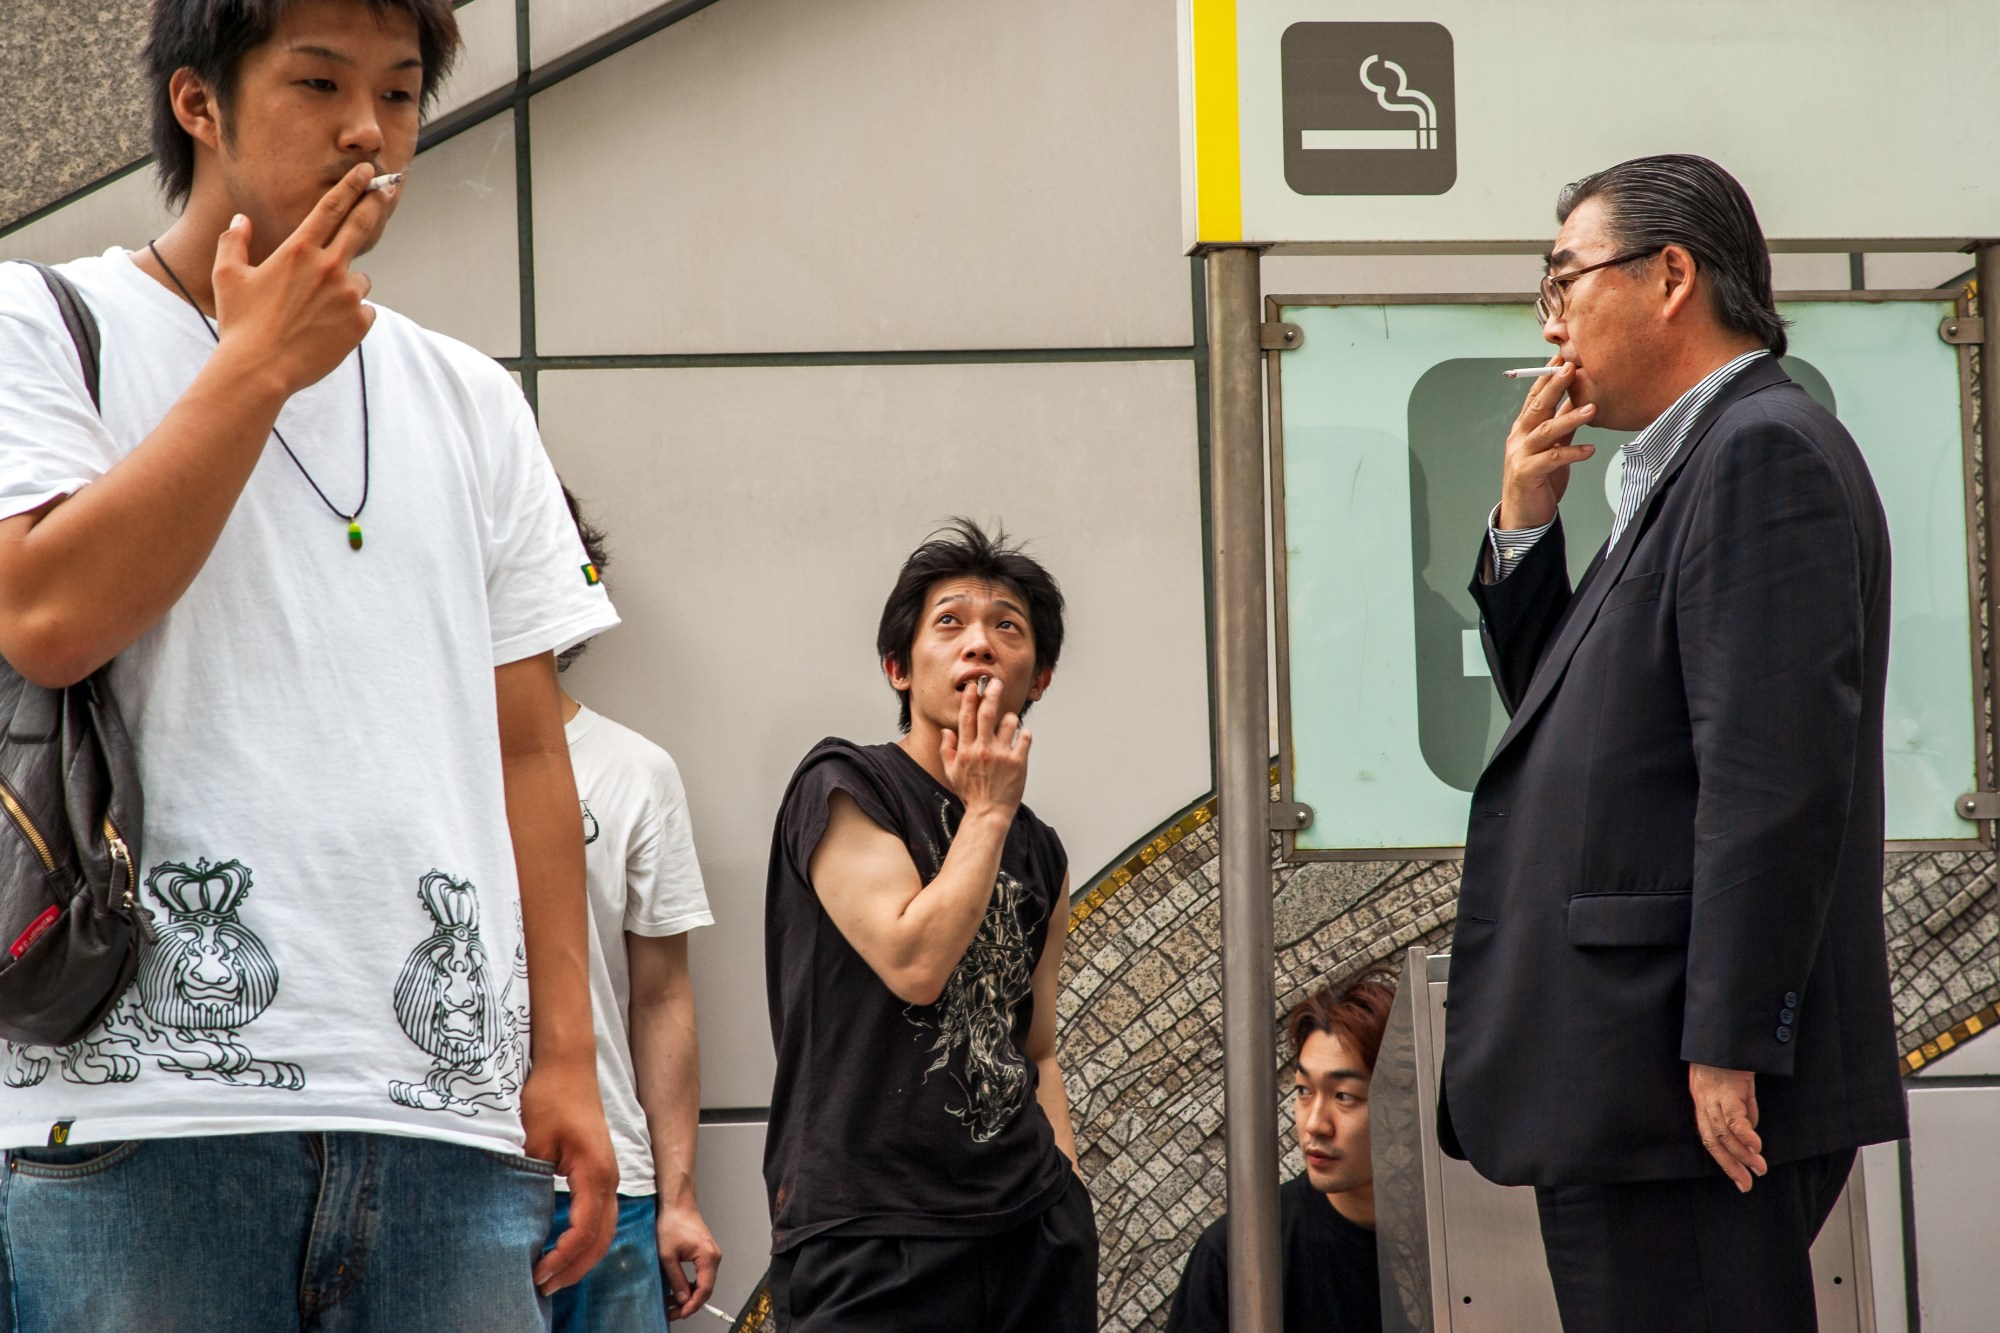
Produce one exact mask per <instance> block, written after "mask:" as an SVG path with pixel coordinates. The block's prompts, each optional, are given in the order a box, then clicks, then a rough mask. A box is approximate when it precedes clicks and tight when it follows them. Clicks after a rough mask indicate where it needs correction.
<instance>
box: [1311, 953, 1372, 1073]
mask: <svg viewBox="0 0 2000 1333" xmlns="http://www.w3.org/2000/svg"><path fill="white" fill-rule="evenodd" d="M1395 1002H1396V974H1395V973H1394V972H1391V971H1390V970H1389V969H1388V968H1386V967H1382V966H1379V965H1377V966H1374V967H1367V968H1363V969H1362V970H1361V971H1360V972H1357V973H1355V974H1354V975H1353V976H1351V977H1348V978H1347V979H1346V980H1344V981H1336V982H1334V983H1333V984H1332V985H1330V986H1322V987H1320V988H1319V989H1318V990H1316V991H1314V992H1313V993H1312V994H1310V995H1308V996H1306V997H1305V999H1303V1000H1300V1001H1299V1002H1298V1003H1297V1004H1295V1005H1293V1006H1292V1011H1291V1012H1290V1013H1288V1014H1286V1015H1285V1037H1286V1040H1288V1041H1289V1042H1290V1043H1291V1048H1292V1064H1293V1066H1294V1067H1297V1065H1298V1062H1299V1055H1300V1054H1301V1053H1302V1052H1303V1051H1304V1050H1305V1045H1306V1038H1307V1037H1310V1036H1311V1035H1312V1034H1313V1033H1315V1032H1324V1033H1326V1034H1327V1035H1328V1036H1329V1037H1333V1038H1335V1039H1337V1040H1339V1041H1343V1042H1346V1043H1347V1044H1348V1045H1349V1046H1351V1047H1353V1049H1354V1053H1355V1054H1356V1055H1358V1056H1360V1057H1361V1063H1362V1064H1364V1065H1366V1066H1367V1067H1368V1072H1369V1073H1371V1074H1372V1073H1374V1072H1375V1057H1376V1055H1377V1054H1379V1053H1380V1052H1381V1050H1382V1029H1383V1028H1385V1027H1387V1026H1388V1024H1389V1008H1390V1006H1391V1005H1393V1004H1395Z"/></svg>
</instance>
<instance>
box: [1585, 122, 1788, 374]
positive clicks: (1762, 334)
mask: <svg viewBox="0 0 2000 1333" xmlns="http://www.w3.org/2000/svg"><path fill="white" fill-rule="evenodd" d="M1586 199H1598V200H1601V201H1602V202H1603V205H1604V215H1605V225H1606V227H1607V228H1608V229H1609V231H1610V233H1611V235H1610V240H1611V243H1612V244H1613V245H1614V246H1616V247H1617V248H1618V249H1619V250H1620V251H1626V250H1642V251H1657V250H1659V249H1661V248H1663V247H1665V246H1669V245H1678V246H1682V247H1684V248H1685V249H1686V250H1687V251H1688V253H1690V254H1692V255H1693V256H1694V261H1695V265H1696V267H1697V268H1698V269H1700V270H1701V273H1702V275H1703V276H1704V277H1705V278H1706V279H1707V280H1708V290H1709V300H1710V301H1711V303H1712V304H1713V307H1714V310H1715V317H1716V319H1717V320H1719V321H1720V322H1721V324H1722V326H1723V327H1724V328H1726V329H1730V330H1732V331H1734V332H1737V333H1747V334H1749V335H1750V336H1751V337H1753V338H1756V339H1757V340H1758V341H1760V342H1762V343H1763V344H1764V346H1766V347H1768V348H1770V349H1771V354H1772V355H1773V356H1783V355H1784V354H1785V347H1786V339H1785V319H1784V317H1783V316H1782V315H1780V314H1779V313H1778V303H1777V300H1776V298H1774V297H1773V296H1772V294H1771V251H1770V249H1769V247H1767V246H1766V245H1765V244H1764V229H1763V228H1762V227H1760V226H1758V225H1757V210H1756V209H1755V208H1753V207H1751V204H1750V196H1749V195H1747V194H1745V193H1744V192H1743V187H1742V186H1741V185H1739V184H1737V182H1736V178H1735V177H1734V176H1732V175H1730V174H1729V173H1728V172H1726V171H1724V170H1723V169H1722V168H1721V167H1719V166H1717V165H1716V164H1715V163H1713V162H1711V161H1709V160H1708V159H1707V158H1705V157H1696V156H1694V155H1693V154H1692V153H1661V154H1659V155H1658V156H1655V157H1635V158H1633V159H1632V160H1631V161H1629V162H1620V163H1619V164H1618V165H1617V166H1615V167H1606V168H1605V169H1604V170H1602V171H1596V172H1592V173H1591V174H1590V175H1588V176H1585V177H1584V178H1583V179H1582V180H1580V181H1577V182H1575V183H1573V184H1570V185H1566V186H1564V187H1563V192H1562V194H1561V195H1559V196H1557V199H1556V222H1557V223H1558V224H1560V223H1563V222H1567V221H1569V215H1570V214H1571V213H1573V212H1575V211H1576V207H1577V205H1579V204H1581V203H1582V202H1583V201H1584V200H1586Z"/></svg>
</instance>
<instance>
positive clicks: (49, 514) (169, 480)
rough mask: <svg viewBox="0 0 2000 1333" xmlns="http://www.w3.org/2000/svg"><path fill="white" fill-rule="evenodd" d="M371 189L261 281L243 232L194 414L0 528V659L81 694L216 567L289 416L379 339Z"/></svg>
mask: <svg viewBox="0 0 2000 1333" xmlns="http://www.w3.org/2000/svg"><path fill="white" fill-rule="evenodd" d="M368 179H369V168H367V167H365V166H363V167H357V168H355V170H353V171H352V172H349V173H348V175H347V176H346V177H345V178H343V179H342V180H341V182H340V183H339V184H337V185H335V186H334V187H333V188H332V189H331V190H329V191H328V192H327V194H326V196H325V198H323V199H321V201H320V203H319V205H318V206H317V207H316V208H315V209H314V210H313V212H312V213H311V214H309V215H308V216H307V218H306V220H305V221H304V222H302V223H301V224H300V225H299V229H298V231H297V232H296V233H294V234H293V235H292V237H291V238H290V239H288V240H287V241H286V242H285V243H284V244H283V245H280V246H279V247H278V248H277V249H276V250H275V251H274V252H273V253H272V254H271V256H270V257H269V258H268V259H266V260H265V261H264V262H263V263H262V264H259V265H254V266H253V265H252V264H251V263H250V262H249V257H248V254H249V251H248V247H249V243H250V224H249V222H248V221H247V220H245V219H241V218H239V219H238V220H237V221H236V223H235V224H234V225H232V226H231V227H230V229H229V230H228V231H226V232H224V233H223V235H222V239H221V241H220V242H219V243H218V245H217V248H216V253H215V271H214V280H215V292H216V303H217V315H218V318H219V328H220V330H221V342H220V343H219V344H218V345H217V347H216V349H215V352H214V354H213V355H211V356H210V357H209V359H208V362H207V364H206V365H204V366H203V367H202V370H201V372H200V374H198V375H197V376H196V377H195V380H194V383H193V384H191V385H190V386H189V387H188V390H187V392H186V393H184V394H183V395H182V396H181V399H180V401H179V402H178V403H176V404H175V405H174V407H173V408H172V410H170V411H169V412H168V413H167V415H166V416H165V417H164V418H163V419H162V420H161V422H160V424H159V425H158V426H156V427H155V428H154V430H153V432H152V434H150V435H148V436H147V437H146V438H145V439H144V440H142V441H141V442H140V443H139V445H138V447H137V448H135V449H134V450H133V451H132V452H131V453H130V454H129V455H127V456H126V457H125V458H124V459H122V460H120V462H119V463H118V464H117V465H116V466H114V467H113V468H111V469H110V471H108V472H106V473H105V474H104V475H103V476H102V477H100V478H98V479H97V480H96V481H93V482H92V483H91V484H90V485H88V486H86V487H84V488H83V489H81V490H80V491H78V492H77V493H76V494H74V495H72V496H70V497H68V498H66V499H61V500H54V501H51V502H49V503H48V504H45V505H43V506H41V507H40V508H38V509H35V510H32V511H30V512H28V513H25V514H18V515H15V516H14V517H12V518H9V519H6V520H4V521H0V655H4V656H5V657H6V658H7V660H8V661H9V662H11V663H12V664H13V665H14V667H15V669H16V670H18V671H19V672H20V673H21V674H22V675H23V676H26V677H27V678H28V679H29V680H32V681H34V682H35V683H36V684H39V685H46V686H62V685H68V684H71V683H73V682H75V681H78V680H81V679H83V678H84V677H85V676H87V675H89V674H90V673H91V672H92V671H95V670H96V669H97V668H98V667H100V666H102V665H104V663H106V662H108V661H110V660H111V659H112V658H113V657H115V656H117V655H118V653H120V652H121V651H123V650H124V649H125V648H126V647H127V646H129V645H130V644H131V643H132V642H133V641H134V640H135V639H137V638H138V637H139V636H140V635H142V634H144V633H145V632H146V631H147V630H149V629H151V628H152V627H153V626H154V624H156V623H157V622H158V621H159V619H160V617H162V616H164V615H165V614H166V613H167V611H168V609H169V608H170V607H172V606H173V604H174V602H175V601H177V600H178V599H179V598H180V596H181V594H182V593H184V592H186V591H187V587H188V585H189V584H190V583H192V582H193V581H194V577H195V575H196V574H197V573H199V572H200V571H201V567H202V565H203V564H204V563H206V562H207V560H208V556H209V552H210V551H212V550H213V549H214V548H215V541H216V538H217V537H219V536H220V535H221V533H222V528H223V525H224V524H225V523H226V522H227V521H228V519H229V514H230V511H231V510H232V509H234V508H235V505H236V501H237V497H238V496H240V495H241V494H242V492H243V487H244V485H245V484H246V483H248V481H249V479H250V474H251V472H252V471H253V470H254V469H255V468H256V466H257V460H258V459H259V458H260V457H261V456H262V455H263V451H264V442H265V440H266V439H267V438H268V437H269V435H270V433H271V427H272V426H273V424H275V423H276V421H277V419H278V412H279V411H280V409H282V408H283V407H284V405H285V402H286V400H287V399H289V398H290V397H291V396H292V395H293V394H295V393H297V392H298V391H299V390H300V389H303V388H305V387H306V386H308V385H310V384H313V383H315V382H317V381H318V380H321V379H324V378H325V377H326V376H327V375H328V374H329V373H330V372H331V371H332V370H333V369H334V367H336V366H338V365H339V364H340V363H341V362H342V361H343V360H344V359H346V357H347V355H348V353H350V352H352V351H353V350H354V348H355V346H356V345H357V344H359V343H360V341H361V339H362V337H363V336H364V335H366V333H367V332H368V328H369V325H370V324H371V323H372V322H373V320H374V314H375V312H374V311H373V310H372V309H370V308H369V307H368V306H366V305H364V304H363V298H364V297H365V296H367V294H368V279H367V278H365V277H363V276H361V275H360V274H356V273H350V272H349V271H348V264H349V263H350V262H351V261H352V259H353V258H354V255H355V254H356V253H357V252H358V251H359V249H360V246H361V245H362V244H363V242H364V241H365V240H366V238H367V237H368V236H369V235H370V234H371V233H372V231H373V230H374V228H375V226H376V224H377V223H378V222H379V221H380V218H381V214H382V212H383V210H384V209H386V208H387V207H388V204H387V202H386V201H385V200H383V199H382V198H381V197H380V196H379V195H366V194H364V193H363V191H364V190H365V188H366V186H367V183H368ZM187 318H188V319H189V321H191V322H192V321H194V320H195V319H197V318H198V316H197V315H196V313H195V311H194V310H192V309H190V310H188V312H187ZM358 443H359V442H358V441H357V446H358Z"/></svg>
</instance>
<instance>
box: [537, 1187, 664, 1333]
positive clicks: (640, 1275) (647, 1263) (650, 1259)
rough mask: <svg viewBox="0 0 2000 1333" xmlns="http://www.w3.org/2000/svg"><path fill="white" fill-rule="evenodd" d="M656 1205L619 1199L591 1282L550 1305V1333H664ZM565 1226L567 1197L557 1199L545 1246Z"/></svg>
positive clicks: (641, 1198)
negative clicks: (613, 1228) (614, 1227)
mask: <svg viewBox="0 0 2000 1333" xmlns="http://www.w3.org/2000/svg"><path fill="white" fill-rule="evenodd" d="M659 1218H660V1210H659V1200H657V1199H656V1198H654V1197H653V1196H652V1195H650V1194H646V1195H634V1194H621V1195H619V1196H618V1235H617V1237H616V1238H615V1239H613V1240H612V1242H611V1249H610V1251H609V1252H608V1253H606V1254H605V1256H604V1258H603V1259H601V1260H599V1261H598V1264H597V1267H595V1268H593V1269H591V1270H590V1276H588V1277H586V1278H585V1279H584V1280H583V1281H581V1282H579V1283H577V1284H576V1285H575V1286H573V1287H564V1288H563V1289H562V1290H561V1291H559V1292H557V1293H556V1294H555V1298H554V1300H553V1301H552V1302H551V1303H550V1304H551V1309H552V1311H553V1314H554V1320H553V1322H552V1323H551V1324H550V1326H549V1327H550V1329H551V1333H667V1284H666V1279H665V1278H663V1277H661V1276H660V1242H659V1239H658V1236H657V1234H656V1231H655V1228H656V1227H657V1226H658V1224H659ZM568 1225H569V1195H567V1194H563V1193H558V1194H557V1195H556V1216H555V1223H554V1225H553V1226H551V1227H550V1228H549V1239H548V1243H549V1244H550V1245H553V1244H555V1243H556V1237H557V1236H560V1235H561V1234H562V1233H563V1228H565V1227H567V1226H568Z"/></svg>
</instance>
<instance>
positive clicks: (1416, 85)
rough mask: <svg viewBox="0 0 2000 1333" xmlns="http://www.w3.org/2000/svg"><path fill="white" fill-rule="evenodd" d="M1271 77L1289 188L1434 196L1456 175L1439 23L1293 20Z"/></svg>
mask: <svg viewBox="0 0 2000 1333" xmlns="http://www.w3.org/2000/svg"><path fill="white" fill-rule="evenodd" d="M1280 77H1281V79H1282V82H1283V89H1282V91H1283V98H1284V134H1285V183H1286V184H1288V185H1290V186H1291V188H1292V189H1293V190H1295V191H1296V192H1298V193H1299V194H1443V193H1444V192H1445V191H1447V190H1449V189H1450V188H1451V187H1452V185H1453V183H1454V182H1456V181H1457V179H1458V116H1457V104H1456V103H1457V99H1456V96H1455V93H1454V88H1453V82H1452V47H1451V33H1450V32H1449V31H1447V30H1446V29H1445V28H1444V26H1443V25H1442V24H1437V23H1294V24H1293V25H1291V27H1289V28H1287V29H1285V34H1284V38H1283V41H1282V43H1281V48H1280Z"/></svg>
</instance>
